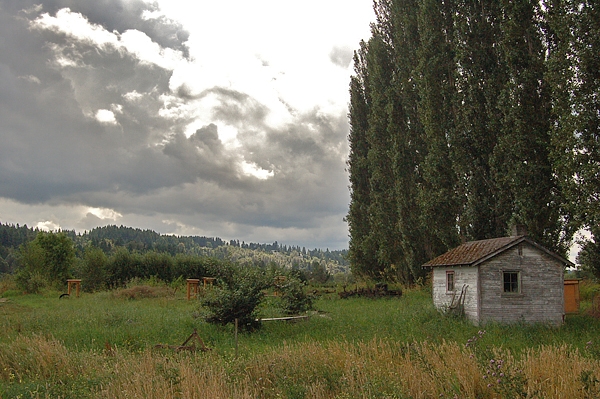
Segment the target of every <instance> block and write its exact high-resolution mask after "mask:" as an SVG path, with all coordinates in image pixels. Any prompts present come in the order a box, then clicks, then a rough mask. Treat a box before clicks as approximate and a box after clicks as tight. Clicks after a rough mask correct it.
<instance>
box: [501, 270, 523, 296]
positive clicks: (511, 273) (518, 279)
mask: <svg viewBox="0 0 600 399" xmlns="http://www.w3.org/2000/svg"><path fill="white" fill-rule="evenodd" d="M507 276H508V277H509V279H508V281H507V278H506V277H507ZM512 276H514V277H516V278H515V279H513V278H512ZM507 284H508V288H509V290H507ZM515 284H516V290H514V289H513V288H514V285H515ZM502 294H504V295H518V294H521V271H520V270H503V271H502Z"/></svg>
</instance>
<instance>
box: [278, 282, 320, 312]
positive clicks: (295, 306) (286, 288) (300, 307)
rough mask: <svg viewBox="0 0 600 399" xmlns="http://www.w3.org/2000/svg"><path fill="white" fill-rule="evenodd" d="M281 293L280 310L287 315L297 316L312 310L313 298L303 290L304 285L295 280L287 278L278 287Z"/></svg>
mask: <svg viewBox="0 0 600 399" xmlns="http://www.w3.org/2000/svg"><path fill="white" fill-rule="evenodd" d="M278 291H279V292H280V293H281V301H282V302H281V303H282V306H281V307H282V310H283V312H284V313H286V314H288V315H294V314H299V313H302V312H306V311H307V310H311V309H313V301H314V297H313V296H312V295H310V294H308V293H307V292H306V290H305V284H304V283H302V282H301V281H300V280H298V279H295V278H288V279H287V280H286V283H285V284H283V285H281V286H280V287H278Z"/></svg>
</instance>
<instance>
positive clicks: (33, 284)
mask: <svg viewBox="0 0 600 399" xmlns="http://www.w3.org/2000/svg"><path fill="white" fill-rule="evenodd" d="M15 283H16V285H17V287H18V288H19V289H20V290H22V291H24V292H27V293H28V294H38V293H39V292H40V291H41V290H42V289H44V288H46V287H47V286H48V281H47V280H46V278H45V277H44V276H42V275H41V274H40V273H39V272H37V271H29V270H26V269H20V270H19V271H18V272H17V273H16V275H15Z"/></svg>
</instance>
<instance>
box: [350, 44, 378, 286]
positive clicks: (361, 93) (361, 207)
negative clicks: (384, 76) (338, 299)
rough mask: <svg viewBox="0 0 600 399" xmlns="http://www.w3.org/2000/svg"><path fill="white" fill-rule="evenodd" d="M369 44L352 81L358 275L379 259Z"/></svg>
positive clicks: (357, 58)
mask: <svg viewBox="0 0 600 399" xmlns="http://www.w3.org/2000/svg"><path fill="white" fill-rule="evenodd" d="M366 54H367V44H366V43H365V42H364V41H363V42H361V45H360V50H358V51H357V52H355V53H354V73H355V75H354V76H352V77H351V80H350V107H349V108H350V112H349V114H348V116H349V122H350V135H349V137H348V141H349V144H350V154H349V158H348V173H349V175H350V207H349V210H348V216H347V217H346V220H347V222H348V230H349V233H350V242H349V249H348V255H349V258H350V264H351V267H352V272H353V273H354V274H356V275H370V274H371V273H372V272H373V271H374V270H376V269H377V258H376V254H375V250H374V248H373V247H372V246H371V245H370V234H371V231H372V228H371V223H370V220H369V211H368V210H369V207H370V203H371V198H370V192H371V189H370V174H369V171H370V168H369V164H368V154H369V142H368V140H367V131H368V129H369V123H368V117H369V103H370V100H369V90H368V86H367V82H368V74H367V65H366V59H365V57H366Z"/></svg>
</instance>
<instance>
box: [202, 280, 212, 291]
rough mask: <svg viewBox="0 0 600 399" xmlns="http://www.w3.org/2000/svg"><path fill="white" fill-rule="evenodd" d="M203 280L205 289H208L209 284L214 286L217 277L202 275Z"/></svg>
mask: <svg viewBox="0 0 600 399" xmlns="http://www.w3.org/2000/svg"><path fill="white" fill-rule="evenodd" d="M202 282H203V284H204V289H206V287H207V286H210V287H212V285H213V283H214V282H215V278H214V277H202Z"/></svg>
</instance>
